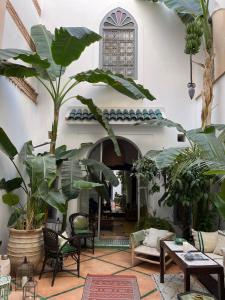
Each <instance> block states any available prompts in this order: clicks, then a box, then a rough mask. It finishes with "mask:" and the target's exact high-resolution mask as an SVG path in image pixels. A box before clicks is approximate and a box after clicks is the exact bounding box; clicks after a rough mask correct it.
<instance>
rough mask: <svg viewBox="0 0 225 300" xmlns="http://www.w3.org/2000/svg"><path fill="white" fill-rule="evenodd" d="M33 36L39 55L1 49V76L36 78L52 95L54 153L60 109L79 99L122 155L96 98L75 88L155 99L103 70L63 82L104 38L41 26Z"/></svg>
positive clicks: (85, 31) (131, 82)
mask: <svg viewBox="0 0 225 300" xmlns="http://www.w3.org/2000/svg"><path fill="white" fill-rule="evenodd" d="M31 36H32V39H33V42H34V44H35V48H36V50H35V52H31V51H27V50H21V49H4V50H0V75H2V76H6V77H18V78H24V77H36V78H37V80H38V81H39V82H40V83H41V85H42V86H43V87H44V88H45V89H46V90H47V92H48V93H49V95H50V97H51V99H52V101H53V106H54V118H53V122H52V130H51V133H50V139H51V143H50V153H51V154H55V149H56V140H57V131H58V122H59V112H60V108H61V107H62V105H63V104H64V103H66V102H67V101H69V100H71V99H76V100H79V101H80V102H81V103H82V104H84V105H86V106H88V108H89V109H90V111H91V112H92V113H93V114H94V116H95V118H96V120H97V121H98V122H99V123H100V124H101V126H103V128H104V129H105V130H106V131H107V133H108V135H109V137H110V138H111V140H112V142H113V144H114V147H115V152H116V153H117V155H120V150H119V146H118V143H117V141H116V139H115V136H114V133H113V131H112V129H111V127H110V126H109V124H108V122H107V120H106V118H105V117H104V115H103V114H102V112H101V110H100V109H99V108H98V107H97V106H96V105H95V104H94V102H93V100H92V99H86V98H84V97H82V96H80V95H77V94H76V93H75V94H73V93H74V92H73V90H74V88H75V87H76V86H77V85H78V84H80V83H81V82H88V83H99V82H103V83H105V84H107V85H108V86H110V87H111V88H113V89H114V90H116V91H118V92H120V93H122V94H124V95H126V96H128V97H130V98H132V99H134V100H138V99H143V98H146V99H148V100H154V99H155V97H154V96H153V95H151V93H150V92H149V91H148V90H147V89H145V88H144V87H143V86H142V85H140V84H137V83H136V82H134V80H132V79H130V78H125V77H124V76H123V75H120V74H113V73H111V72H110V71H103V70H100V69H95V70H89V71H86V72H81V73H79V74H75V75H73V76H71V77H70V78H68V80H66V81H65V83H63V82H62V79H63V77H64V73H65V71H66V68H67V67H69V66H70V65H71V64H72V63H73V62H74V61H76V60H78V59H79V57H80V56H81V54H82V52H83V51H84V50H85V49H86V48H87V47H88V46H90V45H91V44H93V43H95V42H97V41H99V40H100V39H101V36H100V35H98V34H97V33H95V32H93V31H91V30H89V29H88V28H85V27H60V28H56V29H55V32H54V34H53V33H51V32H50V31H49V30H47V29H46V27H45V26H44V25H41V24H40V25H35V26H33V27H32V28H31ZM17 60H20V61H21V62H22V64H18V63H17V62H16V61H17ZM24 63H26V64H29V65H30V66H27V65H24ZM71 93H72V94H71Z"/></svg>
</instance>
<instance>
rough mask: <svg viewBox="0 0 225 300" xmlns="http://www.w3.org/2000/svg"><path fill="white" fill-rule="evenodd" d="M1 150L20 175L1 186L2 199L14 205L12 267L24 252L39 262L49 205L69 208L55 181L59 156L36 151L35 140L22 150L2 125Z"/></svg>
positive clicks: (10, 245)
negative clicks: (19, 165)
mask: <svg viewBox="0 0 225 300" xmlns="http://www.w3.org/2000/svg"><path fill="white" fill-rule="evenodd" d="M0 151H1V152H3V153H4V154H5V155H6V156H7V157H8V159H9V160H10V161H11V163H12V164H13V166H14V167H15V169H16V172H17V177H15V178H13V179H11V180H5V179H4V178H3V179H1V181H0V189H2V190H4V191H5V193H4V194H3V196H2V201H3V202H4V203H5V204H7V205H8V206H9V207H11V209H12V214H11V216H10V218H9V221H8V226H9V227H10V237H9V244H8V254H9V257H10V260H11V265H12V269H14V267H15V266H17V265H18V264H19V263H21V262H22V261H23V258H24V256H26V257H27V258H28V260H29V261H30V262H32V263H33V264H34V265H37V264H38V262H40V259H41V249H42V243H43V242H42V228H41V225H42V224H43V221H44V220H45V218H46V213H47V206H48V204H49V205H51V206H53V207H55V208H57V209H58V210H59V211H60V212H62V213H64V209H65V206H64V204H65V199H64V197H63V195H62V193H61V192H60V191H59V190H57V189H56V188H55V185H54V181H55V179H56V176H57V169H56V161H55V157H54V156H53V155H50V154H46V155H34V154H33V151H32V144H31V142H29V143H26V144H25V145H24V147H23V151H22V152H21V154H19V153H18V150H17V149H16V147H15V146H14V145H13V143H12V142H11V141H10V139H9V138H8V136H7V135H6V133H5V132H4V130H3V129H2V128H0ZM22 153H23V154H25V153H26V155H22ZM18 156H19V158H18ZM16 159H17V161H18V160H19V159H20V160H22V162H23V163H24V165H25V169H26V173H25V176H24V175H22V172H21V171H20V169H19V167H18V166H17V164H16V162H15V161H16ZM23 173H24V172H23ZM26 177H28V180H27V178H26ZM17 189H21V190H22V191H23V192H24V194H25V199H24V197H22V199H20V197H19V196H18V195H17V194H16V193H15V192H14V190H17Z"/></svg>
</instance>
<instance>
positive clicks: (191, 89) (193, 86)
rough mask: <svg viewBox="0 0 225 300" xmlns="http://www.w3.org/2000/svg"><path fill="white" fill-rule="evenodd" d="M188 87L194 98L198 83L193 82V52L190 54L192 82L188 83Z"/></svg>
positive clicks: (191, 96)
mask: <svg viewBox="0 0 225 300" xmlns="http://www.w3.org/2000/svg"><path fill="white" fill-rule="evenodd" d="M187 87H188V94H189V96H190V98H191V99H193V97H194V95H195V88H196V84H195V83H194V82H193V78H192V54H190V82H189V83H188V85H187Z"/></svg>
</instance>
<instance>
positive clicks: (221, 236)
mask: <svg viewBox="0 0 225 300" xmlns="http://www.w3.org/2000/svg"><path fill="white" fill-rule="evenodd" d="M223 249H224V250H225V233H224V232H223V231H221V230H218V240H217V244H216V248H215V250H214V252H213V253H215V254H218V255H223Z"/></svg>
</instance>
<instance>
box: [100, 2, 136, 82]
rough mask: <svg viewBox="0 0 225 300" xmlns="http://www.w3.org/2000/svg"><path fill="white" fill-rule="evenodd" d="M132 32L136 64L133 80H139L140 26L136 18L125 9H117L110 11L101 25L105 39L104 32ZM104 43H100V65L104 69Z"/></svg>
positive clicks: (101, 33) (134, 64)
mask: <svg viewBox="0 0 225 300" xmlns="http://www.w3.org/2000/svg"><path fill="white" fill-rule="evenodd" d="M107 29H108V30H123V31H126V30H130V31H133V32H134V63H133V68H134V71H133V76H132V78H133V79H137V74H138V25H137V22H136V20H135V18H134V17H133V16H132V15H131V14H130V13H129V12H128V11H127V10H125V9H123V8H121V7H117V8H114V9H112V10H111V11H109V12H108V13H107V14H106V15H105V16H104V18H103V19H102V21H101V23H100V35H101V36H102V37H104V30H105V31H106V30H107ZM103 43H104V40H103V39H102V40H101V41H100V44H99V47H100V51H99V65H100V68H103V69H104V65H103V55H104V54H103Z"/></svg>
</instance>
